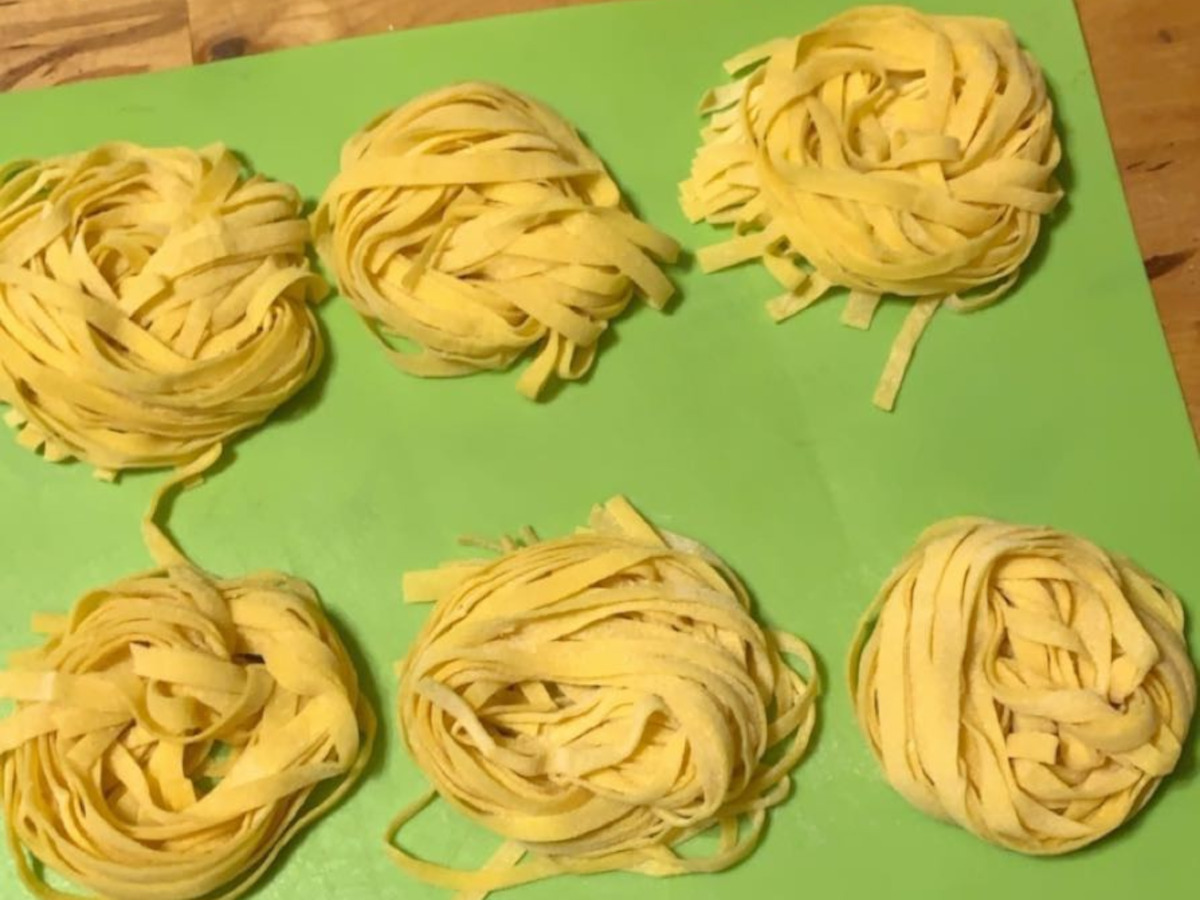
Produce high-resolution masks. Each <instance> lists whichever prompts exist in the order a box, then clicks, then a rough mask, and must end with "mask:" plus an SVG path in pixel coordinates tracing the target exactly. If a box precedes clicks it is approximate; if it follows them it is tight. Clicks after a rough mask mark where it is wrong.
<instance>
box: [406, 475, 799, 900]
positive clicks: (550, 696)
mask: <svg viewBox="0 0 1200 900" xmlns="http://www.w3.org/2000/svg"><path fill="white" fill-rule="evenodd" d="M498 549H501V550H503V551H504V553H503V555H502V556H501V557H500V558H498V559H496V560H494V561H490V562H488V561H478V562H456V563H452V564H449V565H447V566H445V567H443V568H441V569H437V570H434V571H432V572H418V573H412V574H409V575H408V576H406V578H405V593H406V596H407V597H408V599H409V600H410V601H414V602H415V601H425V600H434V601H436V605H435V607H434V609H433V611H432V612H431V614H430V616H429V619H428V621H427V622H426V624H425V626H424V628H423V629H422V631H421V633H420V635H419V636H418V638H417V640H416V641H415V643H414V645H413V647H412V648H411V650H410V651H409V654H408V656H407V657H406V658H405V660H404V661H403V662H402V663H401V664H400V665H399V666H398V671H399V677H400V691H399V698H398V708H399V719H400V723H401V726H402V732H403V735H404V740H405V743H406V744H407V746H408V748H409V752H410V753H411V754H412V756H413V758H414V759H415V760H416V761H417V764H418V765H419V766H420V767H421V769H422V770H423V771H424V772H425V773H426V775H427V776H428V777H429V778H430V780H431V781H432V782H433V785H434V788H435V789H436V793H437V794H440V795H441V796H442V797H443V798H444V799H445V800H446V801H447V802H449V803H450V804H451V805H452V806H453V807H454V808H456V809H457V810H459V811H460V812H462V813H463V814H464V815H466V816H469V817H470V818H472V819H474V820H475V821H477V822H479V823H481V824H483V825H484V826H486V827H487V828H489V829H491V830H492V831H494V832H496V833H497V834H499V835H500V836H501V837H503V838H505V840H506V843H505V844H504V845H503V846H502V847H501V849H500V851H499V852H498V853H497V855H496V856H495V857H494V858H493V859H492V860H491V861H490V862H489V863H488V864H486V865H485V866H484V867H483V868H482V869H480V870H478V871H462V870H457V869H453V868H449V867H447V866H443V865H439V864H436V863H432V862H428V861H425V860H423V859H420V858H418V857H416V856H414V855H413V854H411V853H409V852H408V851H406V850H404V849H402V848H401V847H399V846H398V845H397V843H396V837H397V834H398V833H399V831H401V830H402V829H403V827H404V826H405V825H406V824H407V823H408V822H409V821H410V820H411V819H412V818H413V817H414V816H416V815H417V814H418V813H419V812H420V811H421V809H423V808H424V806H425V805H426V804H427V803H428V802H429V801H430V800H431V799H432V798H433V796H435V794H434V793H433V792H431V793H430V794H429V795H427V796H425V797H422V798H420V799H419V800H417V801H416V802H415V803H414V804H412V805H411V806H409V807H408V808H406V809H404V810H402V811H401V812H400V814H399V815H398V816H397V817H396V819H395V821H394V822H393V824H392V826H391V828H390V829H389V832H388V836H387V846H388V852H389V854H390V855H391V857H392V859H393V860H395V862H396V863H397V864H398V865H399V866H400V867H401V868H402V869H403V870H404V871H406V872H408V873H410V874H412V875H414V876H416V877H417V878H419V879H421V880H423V881H425V882H428V883H431V884H435V885H439V886H442V887H446V888H450V889H454V890H457V891H460V892H462V897H464V898H467V897H470V898H479V897H482V896H483V895H484V894H486V893H487V892H489V891H493V890H497V889H500V888H504V887H510V886H513V885H517V884H523V883H526V882H529V881H534V880H537V879H541V878H546V877H549V876H552V875H558V874H563V873H585V872H605V871H612V870H628V871H635V872H640V873H643V874H646V875H653V876H667V875H678V874H684V873H689V872H713V871H719V870H722V869H725V868H728V867H729V866H732V865H734V864H735V863H736V862H738V861H740V860H742V859H744V858H745V857H746V856H747V855H749V854H750V852H751V851H752V850H753V849H754V847H755V846H756V844H757V843H758V840H759V836H760V835H761V832H762V829H763V826H764V824H765V822H766V814H767V811H768V810H769V809H770V808H771V807H772V806H775V805H776V804H778V803H780V802H782V801H783V799H784V798H785V797H786V796H787V794H788V792H789V789H790V777H789V773H790V772H791V770H792V769H793V768H794V767H795V766H796V765H797V763H798V762H799V761H800V760H801V758H802V757H803V755H804V753H805V750H806V748H807V746H808V742H809V738H810V737H811V735H812V730H813V726H814V724H815V721H816V695H817V690H818V685H817V675H816V666H815V663H814V661H813V657H812V654H811V652H810V651H809V649H808V647H807V646H806V645H805V644H804V643H803V642H802V641H801V640H799V639H798V638H796V637H793V636H791V635H789V634H784V633H781V632H768V631H764V630H763V629H762V628H760V627H759V625H758V624H757V623H756V622H755V621H754V619H753V618H752V617H751V614H750V599H749V596H748V595H747V593H746V590H745V588H744V587H743V586H742V584H741V582H740V581H739V580H738V578H737V576H736V575H734V574H733V572H731V571H730V570H729V569H728V567H727V566H725V565H724V563H722V562H721V560H720V559H718V558H717V557H716V556H714V555H713V554H712V553H711V552H710V551H708V550H707V549H705V548H704V547H702V546H701V545H699V544H697V543H695V542H694V541H691V540H688V539H686V538H682V537H679V536H678V535H673V534H670V533H669V532H665V531H659V530H658V529H656V528H654V527H653V526H652V525H651V524H650V523H649V522H647V521H646V520H645V519H644V518H642V517H641V516H640V515H639V514H638V513H637V512H636V511H635V510H634V509H633V507H632V506H630V505H629V503H628V502H627V501H625V500H624V499H623V498H619V497H618V498H616V499H614V500H611V501H609V502H608V503H607V504H606V505H604V506H603V507H598V508H597V509H596V510H594V511H593V514H592V518H591V524H590V527H588V528H586V529H582V530H580V531H578V532H576V533H575V534H573V535H571V536H570V537H565V538H561V539H558V540H549V541H537V540H536V539H533V537H532V536H527V537H526V538H525V539H524V540H523V541H522V542H519V543H518V542H506V543H504V544H502V545H501V546H500V547H499V548H498ZM785 654H786V655H787V656H790V657H792V658H794V659H796V660H799V661H800V662H801V663H802V665H803V666H804V668H805V669H806V670H807V672H808V674H807V675H801V674H800V673H799V672H797V671H796V670H794V669H793V668H791V667H789V665H788V664H787V663H785V661H784V655H785ZM710 828H715V829H717V830H718V832H719V835H720V839H719V844H718V846H717V848H716V850H715V852H714V853H713V854H712V855H710V856H707V857H688V856H684V855H681V854H680V853H679V852H678V848H679V846H680V845H681V844H683V843H684V842H686V841H687V840H688V839H689V838H691V837H693V836H694V835H697V834H699V833H702V832H704V831H707V830H709V829H710ZM522 860H524V861H522Z"/></svg>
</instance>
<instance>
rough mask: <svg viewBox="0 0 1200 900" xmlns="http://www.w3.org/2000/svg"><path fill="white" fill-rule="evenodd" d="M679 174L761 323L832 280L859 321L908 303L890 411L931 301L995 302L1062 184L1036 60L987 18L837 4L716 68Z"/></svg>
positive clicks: (687, 202) (813, 296) (717, 262)
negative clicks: (764, 277)
mask: <svg viewBox="0 0 1200 900" xmlns="http://www.w3.org/2000/svg"><path fill="white" fill-rule="evenodd" d="M725 68H726V70H727V71H728V72H729V74H730V75H731V76H736V80H735V81H733V82H731V83H729V84H726V85H723V86H721V87H718V88H715V89H713V90H712V91H710V92H709V93H708V94H707V95H706V96H705V97H704V100H703V102H702V104H701V113H702V114H704V115H706V116H708V117H709V122H708V125H707V127H706V128H705V129H704V131H703V132H702V134H703V139H704V143H703V145H702V146H701V147H700V149H699V150H698V151H697V153H696V157H695V160H694V162H693V164H692V171H691V176H690V177H689V178H688V180H686V181H685V182H683V184H682V185H681V186H680V189H681V190H680V196H681V203H682V206H683V209H684V212H685V213H686V214H687V215H688V217H689V218H690V219H692V221H700V220H705V221H707V222H710V223H712V224H717V225H732V226H733V228H734V232H735V236H734V237H733V238H731V239H729V240H727V241H725V242H724V243H721V244H717V245H715V246H712V247H708V248H706V249H704V250H702V251H701V252H700V253H699V254H698V256H697V258H698V260H699V263H700V265H701V268H703V269H704V270H705V271H714V270H718V269H724V268H726V267H729V266H733V265H736V264H738V263H741V262H745V261H747V260H752V259H759V260H761V261H762V262H763V264H764V265H765V266H766V268H767V270H768V271H769V272H770V273H771V275H772V276H774V277H775V278H776V279H777V280H778V281H779V283H780V284H781V285H782V286H783V288H784V293H783V294H782V295H781V296H779V297H776V298H775V299H774V300H771V301H770V302H769V303H768V304H767V308H768V311H769V312H770V314H771V316H772V317H773V318H774V319H775V320H776V321H783V320H785V319H787V318H790V317H791V316H793V315H795V314H797V313H799V312H801V311H803V310H804V309H806V308H807V307H809V306H811V305H812V304H813V303H815V302H816V301H817V300H819V299H820V298H821V297H823V296H824V295H825V294H826V293H827V292H828V291H829V289H830V288H832V287H834V286H842V287H847V288H849V289H850V291H851V293H850V299H849V301H848V305H847V309H846V314H845V316H844V317H843V321H844V322H845V323H846V324H848V325H851V326H853V327H857V328H867V327H869V325H870V322H871V318H872V316H873V315H874V312H875V309H876V307H877V306H878V303H879V299H880V297H881V296H882V295H884V294H892V295H896V296H898V297H902V298H909V299H912V300H915V301H916V303H915V305H914V306H913V307H912V310H911V312H910V313H909V316H908V318H907V320H906V321H905V323H904V326H903V327H902V328H901V331H900V333H899V335H898V336H897V338H896V341H895V344H894V346H893V348H892V352H891V354H890V356H889V359H888V363H887V366H886V367H885V369H884V371H883V375H882V376H881V378H880V381H879V385H878V387H877V389H876V392H875V398H874V402H875V404H876V405H877V406H879V407H881V408H883V409H888V410H890V409H892V408H893V406H894V405H895V402H896V395H897V393H898V392H899V390H900V383H901V381H902V379H903V377H904V372H905V370H906V369H907V367H908V364H909V361H910V359H911V357H912V353H913V350H914V348H915V347H916V343H917V341H918V340H919V338H920V336H921V333H922V332H923V331H924V329H925V327H926V326H927V325H928V323H929V321H930V319H931V318H932V316H933V313H934V311H936V309H937V308H938V307H939V306H941V305H943V304H945V305H947V306H950V307H951V308H953V309H958V310H973V309H979V308H981V307H984V306H987V305H989V304H991V303H994V302H995V301H997V300H999V299H1000V298H1001V297H1003V296H1004V294H1005V293H1006V292H1007V291H1008V290H1009V289H1010V288H1011V287H1012V285H1013V284H1014V282H1015V281H1016V279H1017V277H1018V275H1019V273H1020V269H1021V265H1022V263H1024V261H1025V260H1026V258H1027V257H1028V256H1029V253H1030V251H1031V250H1032V248H1033V245H1034V243H1035V241H1036V240H1037V236H1038V230H1039V227H1040V222H1041V217H1042V216H1043V215H1046V214H1047V213H1049V212H1050V211H1051V210H1053V209H1054V207H1055V205H1056V204H1057V203H1058V201H1059V200H1060V199H1061V197H1062V191H1061V190H1060V188H1059V186H1058V185H1057V183H1056V182H1055V181H1054V176H1053V173H1054V169H1055V167H1056V166H1057V165H1058V163H1059V160H1060V158H1061V155H1062V151H1061V146H1060V143H1059V138H1058V135H1057V134H1056V133H1055V131H1054V122H1053V108H1052V106H1051V103H1050V97H1049V95H1048V93H1047V90H1046V84H1045V80H1044V79H1043V77H1042V72H1041V70H1040V69H1039V68H1038V65H1037V63H1036V62H1035V61H1034V59H1033V58H1032V57H1031V56H1030V55H1029V54H1028V53H1026V52H1025V51H1023V50H1022V49H1021V48H1020V46H1019V45H1018V43H1017V39H1016V37H1015V36H1014V34H1013V32H1012V30H1011V29H1010V28H1009V26H1008V25H1007V24H1006V23H1004V22H1002V21H999V20H996V19H982V18H965V17H959V16H930V15H923V14H921V13H919V12H916V11H914V10H911V9H907V8H903V7H864V8H860V9H852V10H850V11H848V12H846V13H844V14H842V15H840V16H837V17H835V18H833V19H831V20H830V21H829V22H827V23H826V24H824V25H823V26H821V27H820V28H818V29H816V30H814V31H811V32H808V33H807V34H802V35H800V36H798V37H795V38H787V39H780V40H775V41H771V42H769V43H766V44H763V45H761V46H759V47H754V48H751V49H750V50H747V51H746V52H744V53H742V54H739V55H738V56H736V57H734V58H733V59H731V60H729V61H728V62H727V63H726V64H725Z"/></svg>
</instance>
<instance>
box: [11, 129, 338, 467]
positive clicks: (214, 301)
mask: <svg viewBox="0 0 1200 900" xmlns="http://www.w3.org/2000/svg"><path fill="white" fill-rule="evenodd" d="M300 211H301V200H300V196H299V195H298V194H297V193H296V191H295V189H294V188H292V187H290V186H289V185H285V184H280V183H278V182H273V181H267V180H265V179H263V178H261V177H259V176H254V177H250V178H246V177H244V175H243V172H242V166H241V163H240V162H239V161H238V160H237V158H236V157H235V156H234V155H233V154H232V153H230V152H229V151H228V150H226V149H225V148H224V147H222V146H220V145H213V146H211V147H207V148H205V149H203V150H200V151H198V152H197V151H194V150H188V149H156V148H147V147H140V146H136V145H134V144H123V143H114V144H105V145H103V146H100V147H97V148H95V149H93V150H90V151H88V152H86V153H77V154H74V155H70V156H62V157H57V158H53V159H47V160H42V161H37V162H29V161H22V162H17V163H12V164H10V165H8V166H4V167H0V402H3V403H7V404H9V406H11V410H10V411H9V413H8V415H7V417H6V421H7V422H8V423H9V424H10V425H12V426H13V427H14V428H17V429H18V430H19V434H18V441H19V442H20V443H21V444H22V445H24V446H26V447H28V448H30V449H31V450H38V449H39V448H40V449H41V450H42V452H43V454H44V455H45V457H46V459H48V460H51V461H57V460H61V459H66V458H70V457H77V458H79V459H81V460H84V461H86V462H88V463H90V464H91V465H92V466H94V467H95V468H96V471H97V475H98V476H100V477H102V478H112V477H114V476H115V474H116V473H118V472H120V471H121V470H123V469H140V468H156V467H160V466H176V465H182V464H185V463H187V462H190V461H191V460H192V459H194V458H195V457H196V456H197V455H199V454H201V453H203V452H205V451H206V450H207V449H208V448H210V447H212V446H214V445H216V444H219V443H221V442H222V441H225V440H226V439H228V438H229V437H231V436H232V435H234V434H237V433H238V432H241V431H244V430H246V429H248V428H251V427H253V426H255V425H257V424H259V423H260V422H262V421H263V420H264V419H265V418H266V417H267V416H268V415H270V413H271V412H272V411H273V410H275V409H276V408H277V407H278V406H279V405H280V404H281V403H283V402H284V401H285V400H287V399H288V398H289V397H291V396H292V395H293V394H295V393H296V392H297V391H298V390H299V389H300V388H301V387H302V386H303V385H304V384H305V383H306V382H307V381H308V380H309V379H310V378H312V376H313V375H314V374H315V372H316V371H317V367H318V365H319V363H320V359H321V338H320V334H319V332H318V330H317V326H316V321H315V319H314V318H313V314H312V311H311V309H310V303H311V302H315V301H316V300H319V299H320V298H321V297H322V296H323V295H324V294H325V290H326V289H325V285H324V282H322V281H321V279H320V278H319V277H318V276H317V275H315V274H314V273H313V272H312V271H310V269H309V266H308V262H307V259H306V257H305V251H306V246H307V242H308V237H309V227H308V223H307V222H305V221H304V219H303V218H302V217H301V216H300Z"/></svg>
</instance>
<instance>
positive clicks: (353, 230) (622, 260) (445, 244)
mask: <svg viewBox="0 0 1200 900" xmlns="http://www.w3.org/2000/svg"><path fill="white" fill-rule="evenodd" d="M313 227H314V234H315V237H316V240H317V247H318V249H319V250H320V253H321V256H322V258H323V259H324V260H325V263H326V265H328V266H329V267H330V268H331V269H332V270H333V271H334V272H336V274H337V280H338V284H339V285H340V288H341V291H342V293H343V294H345V296H346V297H347V298H348V299H349V300H350V302H351V303H352V304H353V305H354V307H355V308H356V309H357V310H358V312H359V313H360V314H361V315H362V317H363V319H364V320H365V321H366V322H367V323H368V325H369V326H370V327H371V329H372V331H374V332H375V334H376V336H378V337H379V338H380V339H381V340H382V341H383V343H384V345H385V346H386V347H387V350H388V355H389V356H390V358H391V360H392V361H393V362H394V363H395V364H396V366H398V367H399V368H400V369H402V370H404V371H406V372H410V373H412V374H415V375H421V376H426V377H445V376H455V375H466V374H470V373H472V372H476V371H479V370H482V369H505V368H508V367H509V366H510V365H512V364H513V362H514V361H515V360H516V359H517V358H518V357H520V356H521V355H522V354H523V353H525V352H526V350H528V349H529V348H531V347H534V346H538V345H540V350H539V352H538V354H537V356H536V358H535V359H534V361H533V363H532V364H531V365H530V366H529V368H528V369H526V371H525V373H524V375H523V376H522V377H521V379H520V381H519V382H518V388H519V390H520V391H521V392H522V393H523V394H525V395H526V396H528V397H531V398H535V397H537V396H538V394H539V393H540V392H541V391H542V389H543V388H544V387H545V386H546V385H547V384H548V383H549V382H550V381H551V380H552V379H554V378H555V377H557V378H560V379H564V380H572V379H577V378H580V377H582V376H583V375H584V374H585V373H586V372H587V371H588V370H589V369H590V368H591V366H592V361H593V359H594V357H595V354H596V349H597V342H598V341H599V339H600V336H601V334H603V333H604V331H605V329H606V328H607V327H608V323H609V320H611V319H613V318H614V317H616V316H618V315H619V314H620V313H621V312H622V311H623V310H624V309H625V307H626V306H627V305H628V304H629V302H630V299H631V298H632V296H633V292H634V289H635V288H636V289H637V290H639V291H640V292H641V293H642V294H643V295H644V296H645V298H646V300H647V302H648V303H649V304H650V305H651V306H653V307H655V308H656V309H657V308H662V306H663V305H664V304H665V303H666V302H667V300H668V299H669V298H670V296H671V294H672V292H673V288H672V286H671V283H670V281H668V280H667V278H666V276H665V275H663V274H662V272H661V271H660V270H659V268H658V266H657V265H655V263H654V261H653V259H652V257H658V258H659V259H661V260H665V261H668V262H671V261H674V259H675V257H676V255H677V253H678V249H679V248H678V246H677V245H676V243H675V242H674V241H673V240H671V239H670V238H669V237H667V236H665V235H663V234H660V233H659V232H657V231H655V230H654V229H653V228H651V227H649V226H648V225H645V224H644V223H642V222H640V221H639V220H638V219H637V218H635V217H634V216H633V215H631V214H630V213H629V212H628V211H627V210H626V209H625V207H624V204H623V203H622V200H621V193H620V190H619V189H618V188H617V185H616V184H615V183H614V182H613V180H612V178H611V177H609V174H608V172H607V171H606V170H605V168H604V164H603V163H602V162H601V161H600V159H599V157H597V156H596V155H595V154H594V153H593V152H592V151H591V150H589V149H588V147H587V145H585V144H584V142H583V141H582V140H581V139H580V137H579V135H578V134H577V133H576V131H575V129H574V128H572V127H571V126H570V125H569V124H568V123H567V122H565V121H564V120H563V119H562V118H560V117H559V116H558V115H557V114H556V113H555V112H553V111H552V110H550V109H548V108H547V107H545V106H543V105H542V104H540V103H538V102H537V101H535V100H533V99H531V98H529V97H526V96H524V95H522V94H518V93H516V92H514V91H510V90H507V89H505V88H502V87H498V86H496V85H491V84H482V83H478V82H471V83H467V84H458V85H453V86H451V87H447V88H443V89H441V90H438V91H433V92H432V93H429V94H425V95H424V96H421V97H418V98H417V99H416V100H413V101H412V102H410V103H408V104H407V105H405V106H402V107H400V108H399V109H397V110H395V111H393V112H390V113H388V114H386V115H383V116H380V117H379V118H377V119H376V120H375V121H373V122H372V123H371V124H370V125H368V126H367V128H366V129H365V130H364V131H362V132H360V133H359V134H356V135H354V136H353V137H352V138H351V139H350V140H349V141H347V142H346V145H345V147H344V148H343V150H342V159H341V172H340V173H339V174H338V176H337V178H336V179H334V181H333V183H332V184H330V186H329V188H328V190H327V191H326V192H325V196H324V198H323V200H322V201H321V205H320V207H319V208H318V209H317V211H316V213H315V214H314V216H313ZM414 347H415V349H414Z"/></svg>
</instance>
